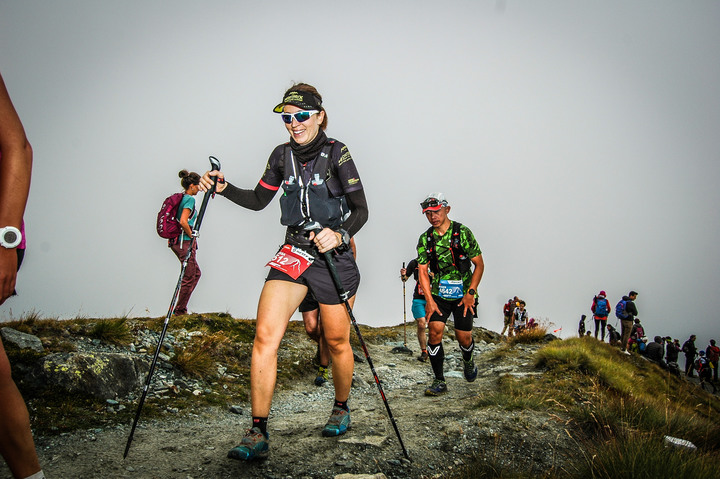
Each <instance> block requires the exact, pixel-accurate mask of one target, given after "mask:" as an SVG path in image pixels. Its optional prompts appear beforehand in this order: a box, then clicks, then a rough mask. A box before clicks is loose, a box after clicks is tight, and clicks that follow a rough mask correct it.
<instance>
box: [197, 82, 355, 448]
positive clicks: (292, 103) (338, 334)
mask: <svg viewBox="0 0 720 479" xmlns="http://www.w3.org/2000/svg"><path fill="white" fill-rule="evenodd" d="M273 111H274V112H275V113H278V114H279V115H280V118H281V119H282V121H283V124H284V125H285V128H286V131H287V132H288V134H289V135H290V139H289V142H287V143H284V144H281V145H279V146H277V147H276V148H275V149H274V150H273V152H272V153H271V154H270V158H269V160H268V162H267V165H266V166H265V169H264V171H263V174H262V177H261V179H260V181H259V182H258V184H257V185H256V186H255V188H254V189H241V188H239V187H237V186H235V185H233V184H231V183H230V182H225V183H221V182H220V181H221V179H222V180H223V181H224V175H223V173H221V172H218V171H211V172H207V173H205V175H203V178H202V179H201V182H200V185H201V189H202V190H203V191H206V190H209V189H210V188H211V186H212V184H213V181H212V178H213V177H217V178H218V185H217V193H218V194H219V195H221V196H224V197H226V198H227V199H229V200H230V201H232V202H234V203H236V204H237V205H239V206H242V207H244V208H248V209H251V210H255V211H257V210H261V209H263V208H265V207H266V206H267V205H268V204H269V203H270V201H271V200H272V199H273V197H274V196H275V194H276V193H277V191H278V190H279V189H280V188H282V190H283V194H282V197H281V198H280V210H281V218H280V223H281V224H283V225H284V226H286V227H287V230H286V233H285V239H284V242H283V245H282V247H281V248H280V250H279V251H278V252H277V253H276V254H275V256H274V257H273V258H272V259H270V261H269V262H268V266H270V271H269V272H268V275H267V277H266V279H265V285H264V286H263V289H262V292H261V293H260V300H259V304H258V309H257V323H256V331H255V341H254V343H253V349H252V359H251V366H250V399H251V408H252V423H251V427H250V429H249V430H248V431H247V432H246V434H245V436H244V437H243V438H242V440H241V441H240V444H239V445H238V446H236V447H234V448H233V449H231V450H230V452H228V457H229V458H231V459H237V460H251V459H256V458H262V457H265V456H267V455H268V452H269V435H268V432H267V423H268V416H269V413H270V405H271V403H272V398H273V392H274V389H275V382H276V379H277V355H278V349H279V347H280V342H281V340H282V338H283V335H284V333H285V330H286V328H287V325H288V322H289V321H290V317H291V316H292V314H293V313H294V312H295V310H296V309H297V308H298V306H299V305H300V303H301V302H302V301H303V299H304V298H305V297H306V296H307V293H308V291H311V292H312V294H313V296H314V297H315V299H316V300H317V302H318V304H319V311H320V317H321V318H322V332H323V336H324V338H325V340H326V342H327V345H328V350H329V351H330V357H331V363H332V382H333V386H334V389H335V398H334V401H333V404H332V408H331V414H330V418H329V419H328V421H327V423H326V424H325V427H324V428H323V429H322V435H323V436H338V435H341V434H344V433H345V432H346V431H347V429H348V427H349V426H350V409H349V408H348V398H349V396H350V386H351V384H352V378H353V368H354V357H353V351H352V349H351V347H350V321H348V312H347V310H346V304H349V305H350V306H351V305H352V304H353V303H354V301H355V293H356V292H357V289H358V286H359V284H360V273H359V271H358V268H357V264H356V263H355V259H354V258H353V254H352V251H351V250H350V246H349V243H350V238H351V237H353V236H354V235H355V234H356V233H357V232H358V231H359V230H360V228H361V227H362V226H363V225H364V224H365V222H366V221H367V217H368V209H367V200H366V199H365V193H364V189H363V184H362V182H361V181H360V176H359V174H358V172H357V168H356V167H355V162H354V161H353V159H352V156H351V155H350V152H349V151H348V148H347V146H345V145H344V144H343V143H341V142H340V141H337V140H334V139H331V138H328V137H327V136H326V135H325V129H326V128H327V122H328V116H327V112H326V111H325V108H324V107H323V104H322V96H321V95H320V93H318V91H317V89H315V87H313V86H311V85H308V84H306V83H298V84H295V85H293V86H292V87H291V88H290V89H288V90H287V91H286V92H285V94H284V95H283V99H282V101H281V102H280V103H279V104H278V105H277V106H275V108H274V109H273ZM343 198H344V199H345V200H346V203H347V206H348V208H349V210H350V214H349V216H347V217H346V218H345V215H344V214H343V211H342V201H343ZM249 238H255V239H256V240H255V241H253V244H258V242H259V243H260V244H262V245H265V244H267V238H266V237H265V236H264V235H262V234H258V235H257V238H256V237H255V236H250V237H249ZM326 252H327V253H329V254H331V255H332V259H333V260H334V261H333V263H332V264H334V266H335V268H336V270H337V274H338V276H339V280H340V282H341V284H342V285H343V286H344V289H345V290H346V292H347V297H346V298H340V295H339V294H338V289H337V288H336V286H335V283H334V280H333V276H331V273H330V270H329V266H330V265H329V263H327V262H326V259H325V253H326Z"/></svg>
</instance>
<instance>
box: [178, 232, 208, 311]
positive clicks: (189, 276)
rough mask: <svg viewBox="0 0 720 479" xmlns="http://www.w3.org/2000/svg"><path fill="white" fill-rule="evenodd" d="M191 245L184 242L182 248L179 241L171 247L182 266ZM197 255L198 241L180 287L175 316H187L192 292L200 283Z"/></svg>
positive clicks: (194, 245) (186, 241)
mask: <svg viewBox="0 0 720 479" xmlns="http://www.w3.org/2000/svg"><path fill="white" fill-rule="evenodd" d="M190 243H192V241H190V240H184V241H183V242H182V246H180V241H179V240H178V241H177V243H175V244H173V245H170V248H171V249H172V250H173V253H175V256H177V257H178V259H179V260H180V264H181V265H182V262H183V261H184V260H185V255H186V254H187V251H188V248H189V247H190ZM196 255H197V241H195V242H194V243H193V251H192V253H191V254H190V258H189V259H188V263H187V266H186V267H185V274H184V275H183V278H182V283H181V285H180V292H179V293H178V299H177V303H176V304H175V311H174V313H175V314H187V304H188V301H190V295H192V292H193V291H194V290H195V286H197V284H198V281H200V275H201V274H202V273H201V272H200V266H198V264H197V261H196V258H195V257H196Z"/></svg>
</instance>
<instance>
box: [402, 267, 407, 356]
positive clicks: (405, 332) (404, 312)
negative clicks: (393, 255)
mask: <svg viewBox="0 0 720 479" xmlns="http://www.w3.org/2000/svg"><path fill="white" fill-rule="evenodd" d="M403 269H405V261H403ZM402 284H403V338H404V339H403V346H405V348H407V326H406V325H405V318H406V316H407V313H406V311H405V303H406V301H407V300H406V299H405V281H403V282H402Z"/></svg>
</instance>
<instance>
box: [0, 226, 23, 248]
mask: <svg viewBox="0 0 720 479" xmlns="http://www.w3.org/2000/svg"><path fill="white" fill-rule="evenodd" d="M21 241H22V234H21V233H20V230H19V229H17V228H15V227H14V226H5V227H4V228H0V246H2V247H3V248H7V249H12V248H17V245H19V244H20V242H21Z"/></svg>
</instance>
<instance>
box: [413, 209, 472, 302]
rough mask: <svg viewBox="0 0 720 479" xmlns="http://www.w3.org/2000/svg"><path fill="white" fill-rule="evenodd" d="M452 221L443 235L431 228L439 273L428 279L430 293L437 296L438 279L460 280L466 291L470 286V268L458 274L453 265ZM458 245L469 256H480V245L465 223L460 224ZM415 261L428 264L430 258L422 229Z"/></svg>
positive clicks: (425, 236)
mask: <svg viewBox="0 0 720 479" xmlns="http://www.w3.org/2000/svg"><path fill="white" fill-rule="evenodd" d="M452 229H453V222H452V221H451V222H450V227H449V228H448V229H447V231H446V232H445V234H444V235H442V236H440V235H438V234H437V232H436V231H434V230H433V236H434V237H435V251H437V256H438V267H439V269H440V273H439V274H436V275H435V276H434V277H433V278H432V279H431V280H430V281H431V286H432V294H433V295H435V296H437V295H438V293H439V289H440V280H443V279H446V280H462V282H463V286H464V290H465V291H467V290H468V289H469V287H470V280H471V279H472V269H471V270H470V271H468V272H467V273H465V274H464V275H461V274H460V271H458V270H457V268H455V266H453V261H452V252H451V250H450V239H451V238H452ZM460 247H461V248H462V249H463V250H464V251H465V253H466V254H467V255H468V257H469V258H475V257H476V256H480V255H481V254H482V251H480V246H478V244H477V241H476V240H475V236H474V235H473V233H472V231H470V228H468V227H467V226H465V225H462V226H460ZM417 254H418V255H417V261H418V263H420V264H428V263H429V262H430V258H428V254H427V235H426V232H425V231H423V234H422V235H420V239H419V240H418V244H417Z"/></svg>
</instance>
